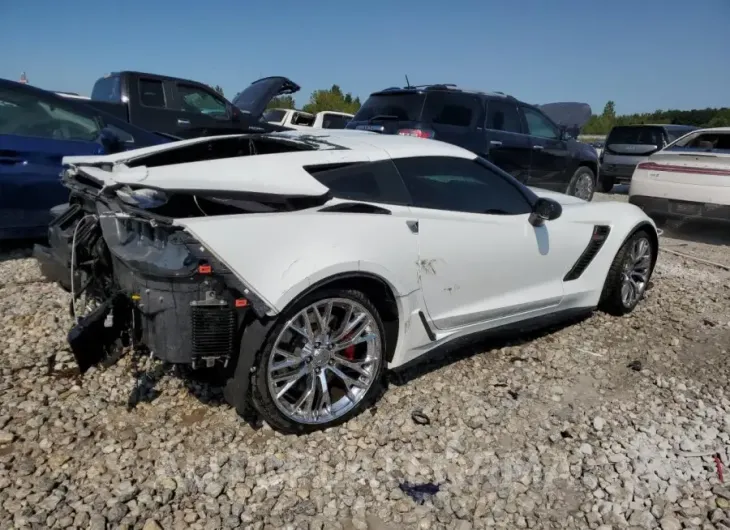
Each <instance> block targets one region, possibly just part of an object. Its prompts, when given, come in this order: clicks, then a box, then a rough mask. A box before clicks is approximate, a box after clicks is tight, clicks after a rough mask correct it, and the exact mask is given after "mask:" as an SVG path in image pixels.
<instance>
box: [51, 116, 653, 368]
mask: <svg viewBox="0 0 730 530" xmlns="http://www.w3.org/2000/svg"><path fill="white" fill-rule="evenodd" d="M279 135H283V136H287V137H291V138H304V137H307V136H308V137H320V138H323V139H324V140H326V141H331V142H336V143H337V144H339V145H341V146H342V147H345V148H346V149H324V150H313V151H302V152H292V153H286V154H276V155H255V156H243V157H232V158H224V159H218V160H211V161H202V162H191V163H186V164H173V165H168V166H160V167H151V168H146V167H145V166H144V165H140V166H138V167H135V168H129V167H128V166H126V165H125V162H126V161H128V160H132V159H136V158H139V157H140V156H143V155H146V154H151V153H154V152H157V151H162V150H166V149H174V148H176V146H177V147H179V146H183V147H184V146H185V145H189V144H190V143H194V142H198V141H215V139H213V138H208V139H195V140H193V141H190V140H187V141H182V142H174V143H172V144H165V145H163V146H155V147H151V148H145V149H139V150H136V151H129V152H126V153H121V154H119V155H111V156H106V157H105V156H101V157H67V158H66V159H64V163H66V164H67V165H70V166H71V167H72V169H73V168H76V169H82V170H83V171H84V172H87V173H89V174H93V176H95V177H97V178H100V179H102V180H103V181H104V182H105V183H107V184H113V183H115V182H117V183H126V184H130V185H131V184H136V185H141V186H153V187H157V188H161V189H163V190H164V189H169V190H195V189H205V190H225V191H241V192H246V191H248V192H256V193H269V194H284V195H315V196H321V195H322V194H323V193H324V192H326V191H327V188H326V187H325V186H323V185H322V184H321V183H319V181H318V180H317V179H315V178H314V177H312V176H311V175H310V174H309V173H307V171H306V170H304V169H303V166H306V165H309V164H324V163H330V162H337V161H370V160H383V159H388V158H400V157H409V156H447V157H458V158H464V159H470V160H473V159H474V158H475V155H474V154H473V153H471V152H469V151H467V150H465V149H462V148H459V147H456V146H454V145H450V144H446V143H443V142H440V141H437V140H431V141H428V142H424V141H423V140H422V139H419V138H412V137H406V136H396V135H378V134H375V133H366V132H362V131H348V130H336V129H332V130H320V131H319V132H316V133H314V134H312V132H307V134H306V135H305V134H303V133H300V132H296V131H287V132H284V133H277V134H276V136H279ZM139 162H140V164H143V162H144V160H143V159H142V160H139ZM102 163H110V164H113V165H114V167H113V169H112V170H111V171H106V170H104V169H101V168H99V167H95V166H94V165H95V164H96V165H98V164H102ZM534 191H535V193H537V194H538V195H542V196H544V197H549V198H553V199H555V200H557V201H558V202H560V203H561V204H562V205H563V211H562V215H561V216H560V217H559V218H557V219H555V220H552V221H547V222H545V223H544V224H543V225H542V226H538V227H535V226H533V225H532V224H530V222H529V221H528V217H529V216H528V215H489V214H474V213H461V212H454V211H446V210H432V209H425V208H411V207H409V206H394V205H391V204H382V205H379V206H381V207H383V208H386V209H387V210H389V211H390V212H391V214H390V215H380V214H368V213H352V212H347V213H344V212H321V211H319V210H320V209H321V208H322V206H318V207H314V208H309V209H305V210H300V211H291V212H277V213H245V214H235V215H220V216H210V217H186V218H180V219H176V220H175V221H174V222H175V223H176V224H177V225H179V226H181V227H183V228H184V229H185V230H186V231H188V232H190V233H191V234H192V235H193V236H194V237H195V238H196V239H197V240H198V241H199V242H200V243H201V245H203V246H204V247H205V248H207V249H208V250H210V251H211V252H212V253H213V254H214V255H215V256H216V257H217V258H218V259H219V260H221V261H222V262H223V263H224V264H225V265H226V266H227V267H228V268H230V269H231V270H232V271H233V272H234V273H235V274H236V275H237V276H238V278H239V279H240V280H241V281H242V282H243V283H244V284H245V285H246V286H247V287H248V288H250V289H251V290H253V291H254V292H255V293H256V294H257V295H258V296H259V297H260V298H262V300H263V301H264V302H265V303H266V304H267V305H268V306H269V314H270V315H272V316H275V315H277V314H279V313H281V312H282V311H284V310H285V309H286V308H287V307H288V306H289V304H290V303H291V302H292V301H293V300H294V299H295V298H296V297H297V296H299V295H300V294H301V293H302V292H304V291H306V289H308V288H309V287H311V286H313V285H315V284H317V283H318V282H321V281H324V280H327V279H330V278H333V277H336V276H337V275H340V274H351V273H367V274H369V275H374V276H376V277H378V278H380V279H382V280H383V281H384V282H385V283H386V284H387V285H388V286H390V288H391V289H392V291H393V294H394V296H395V298H396V301H397V306H398V313H399V330H398V340H397V342H396V347H395V353H394V356H393V358H392V361H391V362H390V365H389V366H390V367H391V368H393V367H397V366H399V365H402V364H404V363H406V362H409V361H411V360H413V359H415V358H416V357H418V356H420V355H422V354H423V353H425V352H427V351H429V350H431V349H433V348H436V347H438V346H439V345H441V344H443V343H444V342H447V341H450V340H453V339H456V338H459V337H463V336H466V335H470V334H472V333H475V332H480V331H484V330H489V329H493V328H496V327H500V326H503V325H505V324H510V323H514V322H519V321H521V320H524V319H525V318H528V317H536V316H542V315H550V314H553V313H556V312H561V311H564V310H565V311H568V310H571V309H592V308H594V307H596V305H597V304H598V301H599V298H600V295H601V292H602V290H603V285H604V281H605V278H606V275H607V272H608V269H609V267H610V265H611V262H612V261H613V259H614V256H615V255H616V253H617V252H618V250H619V248H620V247H621V245H622V244H623V242H624V241H625V240H626V238H627V237H628V236H629V235H630V234H631V233H632V231H633V230H634V229H635V228H637V227H638V226H640V225H642V224H646V225H647V226H651V227H654V225H653V222H652V221H651V220H650V219H649V218H648V217H647V216H646V215H645V214H644V213H643V212H642V211H641V210H640V209H639V208H638V207H636V206H634V205H630V204H625V203H616V202H601V203H592V202H591V203H589V202H586V201H583V200H581V199H576V198H575V197H570V196H567V195H563V194H560V193H555V192H549V191H545V190H539V189H536V190H534ZM338 202H343V201H342V200H340V199H332V200H330V201H329V202H328V203H327V205H332V204H336V203H338ZM347 202H353V201H347ZM414 223H417V228H414V227H415V224H414ZM595 225H607V226H609V227H610V228H611V232H610V234H609V237H608V239H606V241H605V243H604V244H603V246H602V247H601V249H600V251H599V252H598V253H597V255H596V256H595V258H594V259H593V261H592V262H591V263H590V265H589V266H588V267H587V269H586V270H585V271H584V272H583V274H582V275H581V276H580V277H579V278H578V279H576V280H573V281H567V282H566V281H563V278H564V276H565V275H566V273H567V272H568V271H569V270H570V269H571V267H572V266H573V264H574V263H575V262H576V261H577V260H578V258H579V257H580V255H581V254H582V252H583V251H584V250H585V248H586V246H587V245H588V243H589V241H590V238H591V234H592V233H593V229H594V226H595ZM422 315H423V318H425V320H426V324H425V325H424V323H423V322H422V320H421V318H422ZM426 326H428V328H427V327H426Z"/></svg>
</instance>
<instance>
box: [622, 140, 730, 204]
mask: <svg viewBox="0 0 730 530" xmlns="http://www.w3.org/2000/svg"><path fill="white" fill-rule="evenodd" d="M703 133H720V134H723V135H728V136H730V127H718V128H714V129H702V130H697V131H692V133H691V134H692V135H693V136H695V135H701V134H703ZM685 138H686V136H685V137H682V138H679V139H678V140H677V141H675V142H673V143H672V144H670V145H669V146H667V147H666V148H664V149H662V150H661V151H658V152H657V153H655V154H653V155H652V156H650V157H649V158H648V159H647V163H648V164H645V165H644V167H637V168H636V170H635V171H634V174H633V177H632V180H631V186H630V188H629V196H636V195H639V196H645V197H653V198H658V199H670V200H678V201H687V202H694V203H704V204H713V205H722V206H728V205H730V153H728V152H717V151H715V152H702V151H679V150H672V149H671V147H672V146H674V144H675V143H677V142H679V141H682V140H684V139H685ZM647 166H648V167H647Z"/></svg>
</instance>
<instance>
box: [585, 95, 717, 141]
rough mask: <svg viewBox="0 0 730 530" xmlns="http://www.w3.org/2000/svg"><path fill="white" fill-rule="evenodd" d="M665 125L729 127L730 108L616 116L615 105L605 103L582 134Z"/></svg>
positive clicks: (660, 111)
mask: <svg viewBox="0 0 730 530" xmlns="http://www.w3.org/2000/svg"><path fill="white" fill-rule="evenodd" d="M644 123H662V124H664V123H666V124H676V125H694V126H695V127H730V108H727V107H722V108H717V109H715V108H706V109H692V110H656V111H654V112H645V113H637V114H624V115H620V116H619V115H616V104H615V103H614V102H613V101H609V102H608V103H606V106H605V107H603V112H602V113H601V114H598V115H597V114H594V115H593V116H591V119H590V120H588V123H586V125H585V126H584V127H583V130H582V131H581V133H582V134H608V133H609V131H610V130H611V128H612V127H614V126H616V125H640V124H644Z"/></svg>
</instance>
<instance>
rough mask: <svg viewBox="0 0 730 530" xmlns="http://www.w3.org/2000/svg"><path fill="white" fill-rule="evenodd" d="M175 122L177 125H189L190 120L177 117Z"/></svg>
mask: <svg viewBox="0 0 730 530" xmlns="http://www.w3.org/2000/svg"><path fill="white" fill-rule="evenodd" d="M177 124H178V125H190V120H181V119H180V118H178V120H177Z"/></svg>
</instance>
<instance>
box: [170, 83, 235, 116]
mask: <svg viewBox="0 0 730 530" xmlns="http://www.w3.org/2000/svg"><path fill="white" fill-rule="evenodd" d="M177 93H178V94H179V95H180V110H182V111H185V112H194V113H197V114H205V115H206V116H211V117H213V118H226V117H227V116H228V110H227V109H226V104H225V102H224V101H223V100H222V99H220V98H217V97H215V96H214V95H213V94H211V93H210V92H208V91H207V90H204V89H202V88H200V87H196V86H192V85H182V84H178V85H177Z"/></svg>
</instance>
